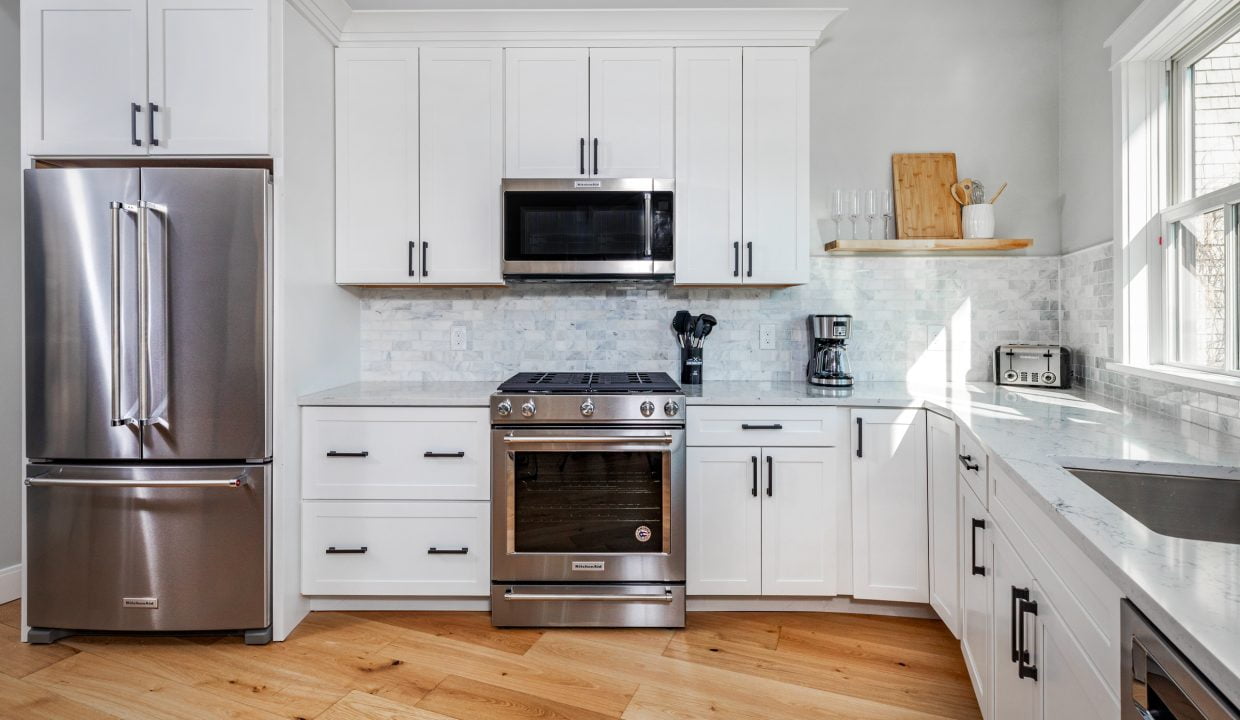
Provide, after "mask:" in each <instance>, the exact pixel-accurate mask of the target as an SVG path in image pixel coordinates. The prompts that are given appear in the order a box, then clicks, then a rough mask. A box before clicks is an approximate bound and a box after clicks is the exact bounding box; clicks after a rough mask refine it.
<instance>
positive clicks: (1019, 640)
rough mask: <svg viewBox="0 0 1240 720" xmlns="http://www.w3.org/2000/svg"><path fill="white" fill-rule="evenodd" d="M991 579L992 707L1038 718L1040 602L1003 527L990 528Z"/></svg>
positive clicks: (1000, 714)
mask: <svg viewBox="0 0 1240 720" xmlns="http://www.w3.org/2000/svg"><path fill="white" fill-rule="evenodd" d="M991 540H992V543H993V545H992V547H993V551H992V552H993V560H992V567H993V568H994V579H993V580H992V583H991V588H992V590H993V593H994V594H993V598H992V601H991V602H992V605H991V607H992V608H993V613H992V614H991V617H992V618H993V624H992V626H991V637H992V639H993V644H992V648H991V653H992V656H993V658H994V712H993V717H995V718H1002V719H1003V720H1034V719H1035V718H1040V717H1041V714H1040V713H1039V707H1038V689H1039V688H1038V671H1039V670H1040V668H1039V665H1040V664H1041V663H1040V661H1041V651H1040V648H1039V647H1038V642H1037V635H1038V632H1037V630H1038V607H1039V604H1040V603H1039V599H1040V596H1041V594H1040V592H1039V591H1038V590H1037V588H1036V587H1035V583H1034V580H1033V573H1031V572H1029V568H1027V567H1025V564H1024V563H1023V562H1021V560H1020V557H1019V556H1017V554H1016V550H1015V549H1013V548H1012V544H1011V543H1009V542H1008V541H1007V538H1005V537H1004V536H1003V533H1002V532H994V533H992V534H991Z"/></svg>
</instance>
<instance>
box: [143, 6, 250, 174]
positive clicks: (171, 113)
mask: <svg viewBox="0 0 1240 720" xmlns="http://www.w3.org/2000/svg"><path fill="white" fill-rule="evenodd" d="M148 12H149V18H150V19H149V31H150V33H149V36H148V42H149V50H148V56H149V58H150V75H149V81H150V86H149V87H150V103H149V105H148V106H147V122H148V125H147V133H148V135H149V138H148V142H149V143H150V150H151V152H152V153H153V154H154V153H159V154H170V155H262V154H265V153H267V152H268V147H269V146H268V135H269V122H268V107H269V104H270V103H269V99H268V89H267V88H268V76H269V72H268V68H269V67H270V65H271V63H270V60H269V58H268V51H267V46H268V41H267V36H268V31H267V27H268V12H269V9H268V3H267V2H266V0H149V2H148Z"/></svg>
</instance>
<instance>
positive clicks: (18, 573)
mask: <svg viewBox="0 0 1240 720" xmlns="http://www.w3.org/2000/svg"><path fill="white" fill-rule="evenodd" d="M21 596H22V565H21V563H18V564H16V565H11V566H9V567H6V568H0V603H6V602H11V601H13V600H16V599H17V598H19V597H21Z"/></svg>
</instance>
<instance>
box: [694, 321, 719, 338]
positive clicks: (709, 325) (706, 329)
mask: <svg viewBox="0 0 1240 720" xmlns="http://www.w3.org/2000/svg"><path fill="white" fill-rule="evenodd" d="M698 322H699V323H701V324H702V326H703V327H702V337H701V340H699V341H698V345H701V344H702V342H703V341H705V340H706V336H707V335H709V334H710V331H711V330H714V329H715V326H716V325H718V324H719V321H718V320H716V319H715V316H714V315H699V316H698Z"/></svg>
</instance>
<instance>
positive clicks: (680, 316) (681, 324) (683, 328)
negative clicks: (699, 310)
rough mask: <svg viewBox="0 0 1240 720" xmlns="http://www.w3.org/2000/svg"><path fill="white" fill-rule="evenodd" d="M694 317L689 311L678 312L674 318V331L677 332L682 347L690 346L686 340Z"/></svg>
mask: <svg viewBox="0 0 1240 720" xmlns="http://www.w3.org/2000/svg"><path fill="white" fill-rule="evenodd" d="M692 317H693V316H692V315H690V314H689V311H688V310H677V311H676V314H675V315H673V316H672V329H673V330H675V331H676V337H677V338H678V339H679V340H680V346H681V347H685V346H686V345H687V344H688V340H687V339H686V338H687V336H688V332H689V323H690V322H691V318H692Z"/></svg>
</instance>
